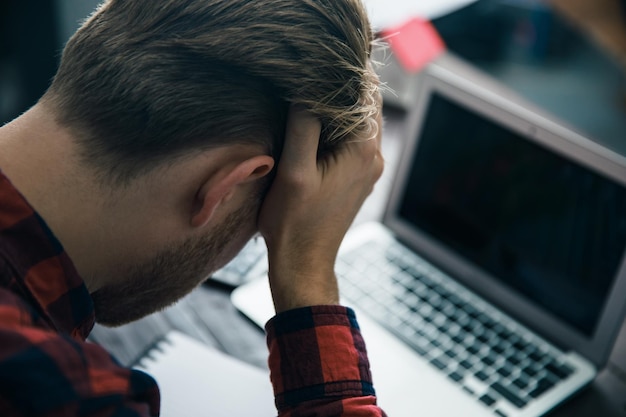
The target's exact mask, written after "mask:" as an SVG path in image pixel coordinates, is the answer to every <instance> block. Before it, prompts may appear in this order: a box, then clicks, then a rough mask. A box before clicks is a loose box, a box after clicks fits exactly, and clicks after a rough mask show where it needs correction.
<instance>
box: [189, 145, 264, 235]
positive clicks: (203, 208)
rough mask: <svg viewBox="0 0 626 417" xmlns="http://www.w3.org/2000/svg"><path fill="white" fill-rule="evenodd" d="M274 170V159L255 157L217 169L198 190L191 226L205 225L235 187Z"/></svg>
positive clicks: (233, 191)
mask: <svg viewBox="0 0 626 417" xmlns="http://www.w3.org/2000/svg"><path fill="white" fill-rule="evenodd" d="M273 168H274V158H272V157H271V156H269V155H257V156H253V157H251V158H248V159H245V160H243V161H237V162H233V163H231V164H227V165H225V166H223V167H221V168H220V169H218V170H217V171H216V172H215V173H214V174H213V175H211V177H210V178H208V179H207V180H206V181H205V182H204V183H203V184H202V186H201V187H200V188H199V190H198V193H197V194H196V197H195V201H194V204H193V211H192V213H191V226H193V227H202V226H204V225H205V224H207V223H208V222H209V221H210V220H211V218H212V217H213V215H214V214H215V212H216V210H217V208H218V207H219V206H220V205H221V204H222V203H223V202H225V201H227V200H228V199H229V198H230V197H231V196H232V195H233V194H234V193H235V191H237V187H238V186H241V185H244V184H247V183H250V182H252V181H256V180H258V179H260V178H262V177H264V176H266V175H267V174H269V173H270V172H271V171H272V169H273Z"/></svg>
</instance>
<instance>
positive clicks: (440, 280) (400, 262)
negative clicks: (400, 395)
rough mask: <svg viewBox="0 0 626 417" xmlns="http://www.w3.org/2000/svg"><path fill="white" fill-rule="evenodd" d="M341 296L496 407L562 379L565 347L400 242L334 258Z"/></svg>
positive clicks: (566, 368)
mask: <svg viewBox="0 0 626 417" xmlns="http://www.w3.org/2000/svg"><path fill="white" fill-rule="evenodd" d="M337 275H338V276H339V285H340V289H341V293H342V297H344V298H345V299H346V300H347V301H350V302H351V303H352V304H353V305H355V306H358V307H359V308H360V309H361V310H363V311H365V312H367V313H368V314H369V315H371V316H372V318H374V319H375V320H376V321H378V322H379V323H380V324H382V325H383V326H384V327H386V328H387V329H388V330H390V331H391V332H393V333H394V334H396V335H397V336H399V337H400V338H401V339H403V340H404V341H405V342H407V343H408V344H409V345H410V346H411V347H412V348H413V349H414V350H415V351H416V352H417V353H418V354H420V355H421V356H422V357H424V358H425V359H426V360H428V361H429V362H430V364H431V365H432V366H434V367H435V368H437V369H439V370H440V371H441V372H444V373H445V374H446V375H447V376H448V377H449V378H450V379H451V380H453V381H454V382H456V383H457V384H458V385H459V386H460V387H461V388H462V389H463V390H465V391H466V392H467V393H469V394H470V395H472V396H474V397H476V398H477V399H478V400H479V401H481V402H482V403H483V404H484V405H485V406H486V407H489V408H490V409H492V410H493V411H494V413H495V414H496V415H500V416H506V415H507V414H506V412H505V411H503V409H507V408H506V407H502V406H501V404H502V401H503V400H505V401H506V402H508V403H509V404H512V406H513V408H514V409H522V408H524V407H526V406H527V405H528V404H529V403H530V402H531V401H533V400H535V399H537V398H539V397H541V396H542V395H543V394H545V393H547V392H549V391H550V389H552V388H553V387H555V386H557V385H558V384H559V383H561V382H562V381H564V380H566V379H567V378H568V377H569V376H570V375H572V373H573V372H574V369H573V367H572V366H571V365H569V364H567V363H566V362H565V361H564V360H563V354H562V353H561V352H559V351H557V350H556V349H555V348H554V347H552V346H550V345H548V344H547V343H546V342H545V341H542V340H540V339H539V338H538V337H536V336H534V335H533V334H532V333H530V332H529V331H528V330H526V329H524V328H522V327H521V326H519V325H518V324H516V323H515V322H513V321H512V320H511V319H509V318H507V317H506V316H503V315H502V314H501V313H499V312H498V311H497V310H496V309H494V308H493V307H490V306H489V305H487V304H486V303H484V302H483V301H482V300H480V299H479V298H478V297H476V296H474V295H472V294H471V293H470V292H469V291H468V290H466V289H465V288H463V287H462V286H460V285H459V284H457V283H455V282H454V281H452V280H451V279H449V278H448V277H446V276H445V275H443V274H442V273H441V272H440V271H438V270H436V269H434V268H433V267H431V266H429V264H427V263H426V262H424V261H423V260H421V259H420V258H419V257H417V256H416V255H415V254H414V253H412V252H411V251H409V250H408V249H406V248H404V247H403V246H401V245H400V244H397V245H394V246H391V247H389V246H384V247H383V246H382V245H377V244H375V243H370V244H367V245H364V246H362V247H360V248H359V249H358V250H357V251H352V252H349V253H347V254H344V255H342V256H341V257H340V258H339V260H338V262H337Z"/></svg>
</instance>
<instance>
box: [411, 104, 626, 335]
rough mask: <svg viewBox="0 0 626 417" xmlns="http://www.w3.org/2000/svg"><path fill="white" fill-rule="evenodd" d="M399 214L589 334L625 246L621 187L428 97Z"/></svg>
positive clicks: (625, 194)
mask: <svg viewBox="0 0 626 417" xmlns="http://www.w3.org/2000/svg"><path fill="white" fill-rule="evenodd" d="M416 149H417V153H416V155H414V159H413V162H412V168H411V171H410V172H409V179H408V181H407V184H409V186H407V189H405V190H404V192H403V195H402V196H401V205H400V208H399V209H400V216H401V217H402V218H403V219H404V220H405V221H407V222H408V223H410V224H412V225H413V226H414V227H415V228H417V229H419V230H421V231H422V232H423V233H426V234H427V235H429V236H430V237H432V238H434V239H435V240H436V241H438V242H439V243H440V244H443V245H444V246H446V247H448V248H450V249H451V250H453V251H454V252H455V253H457V254H460V255H461V256H462V257H464V258H465V259H466V260H468V261H469V262H471V263H473V264H475V265H476V266H478V267H479V268H481V269H482V270H484V271H486V272H488V273H489V274H490V275H491V276H493V277H496V278H497V279H499V280H501V281H502V282H503V283H504V284H505V285H506V286H508V287H509V288H512V289H515V290H516V291H518V292H519V293H521V294H522V295H523V296H524V297H526V298H527V299H530V300H531V301H533V302H534V303H535V304H537V305H539V306H541V307H543V308H544V309H546V310H547V311H549V312H551V313H552V314H554V315H556V316H558V317H560V318H561V319H562V320H565V321H566V322H568V323H569V324H570V325H571V326H573V327H575V328H576V329H578V330H579V331H581V332H582V333H584V334H586V335H588V336H591V335H593V333H594V330H595V328H596V325H597V323H598V320H599V317H600V314H601V313H602V308H603V306H604V304H605V301H606V298H607V296H608V294H609V290H610V289H611V287H612V284H613V281H614V278H615V276H616V275H617V270H618V268H619V266H620V263H621V261H622V256H623V253H624V249H625V245H626V189H625V188H624V187H623V186H621V185H619V184H617V183H615V182H613V181H612V180H610V179H608V178H606V177H604V176H600V175H599V174H597V173H595V172H592V171H589V170H588V169H586V168H584V167H582V166H580V165H577V164H575V163H573V162H572V161H569V160H567V159H565V158H563V157H561V156H559V155H557V154H555V153H553V152H550V151H549V150H547V149H545V148H543V147H541V146H540V145H538V144H535V143H534V142H531V141H529V140H526V139H524V138H523V137H522V136H521V135H520V134H518V133H516V132H514V131H512V130H508V129H506V128H504V127H502V126H500V125H498V124H495V123H493V122H491V121H489V120H487V119H486V118H485V117H483V116H480V115H478V114H475V113H473V112H470V111H468V110H467V109H465V108H463V107H461V106H459V105H458V104H456V103H454V102H452V101H450V100H448V99H447V98H445V97H444V96H443V95H440V94H433V95H432V96H431V99H430V103H429V108H428V113H427V117H426V118H425V122H424V125H423V127H422V131H421V134H420V141H419V145H418V146H417V148H416Z"/></svg>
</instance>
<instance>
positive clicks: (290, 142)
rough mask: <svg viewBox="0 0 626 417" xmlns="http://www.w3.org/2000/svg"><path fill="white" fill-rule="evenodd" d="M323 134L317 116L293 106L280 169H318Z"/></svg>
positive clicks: (290, 110) (288, 118)
mask: <svg viewBox="0 0 626 417" xmlns="http://www.w3.org/2000/svg"><path fill="white" fill-rule="evenodd" d="M321 132H322V125H321V123H320V121H319V120H318V119H317V118H316V117H315V116H313V115H312V114H311V113H310V112H309V111H307V110H306V109H303V108H301V107H299V106H291V108H290V109H289V115H288V117H287V128H286V131H285V145H284V147H283V153H282V155H281V158H280V164H279V169H285V170H290V171H291V170H295V169H298V170H302V169H306V170H308V169H316V168H317V148H318V146H319V140H320V134H321Z"/></svg>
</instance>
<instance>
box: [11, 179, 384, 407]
mask: <svg viewBox="0 0 626 417" xmlns="http://www.w3.org/2000/svg"><path fill="white" fill-rule="evenodd" d="M93 325H94V308H93V304H92V301H91V297H90V295H89V293H88V291H87V288H86V287H85V284H84V282H83V281H82V279H81V278H80V276H79V275H78V273H77V272H76V270H75V268H74V266H73V264H72V262H71V260H70V259H69V258H68V256H67V254H66V253H65V252H64V250H63V248H62V246H61V245H60V243H59V242H58V240H57V239H56V238H55V237H54V236H53V234H52V232H51V231H50V229H49V228H48V227H47V226H46V224H45V222H44V221H43V220H42V218H41V217H40V216H39V215H38V214H37V213H36V212H35V211H34V210H33V208H32V207H31V206H30V205H29V204H28V203H27V202H26V201H25V199H24V198H23V197H22V196H21V195H20V194H19V192H18V191H17V190H16V189H15V188H14V187H13V186H12V185H11V183H10V182H9V181H8V179H7V178H6V177H4V176H3V175H2V174H1V173H0V416H3V417H10V416H11V417H12V416H42V417H44V416H45V417H57V416H102V417H104V416H128V417H132V416H151V415H158V412H159V390H158V387H157V385H156V382H155V381H154V379H153V378H151V377H150V376H149V375H147V374H145V373H143V372H141V371H138V370H132V369H128V368H125V367H122V366H121V365H120V364H119V363H118V362H117V361H116V360H115V359H114V358H112V357H111V356H110V355H109V354H108V353H107V352H106V351H105V350H104V349H102V348H101V347H100V346H98V345H96V344H93V343H89V342H85V339H86V338H87V336H88V334H89V332H90V331H91V329H92V327H93ZM267 332H268V346H269V348H270V368H271V376H272V382H273V384H274V390H275V393H276V405H277V407H278V409H279V414H280V415H281V416H285V417H297V416H303V415H316V416H320V417H323V416H353V415H359V416H384V413H383V412H382V411H381V410H380V409H379V408H378V407H376V405H375V404H376V397H375V396H374V390H373V389H372V383H371V376H370V374H369V365H368V361H367V356H366V353H365V346H364V343H363V340H362V338H361V335H360V332H359V330H358V326H357V324H356V320H355V318H354V313H353V312H352V311H351V310H349V309H346V308H344V307H335V306H319V307H312V308H306V309H299V310H293V311H289V312H286V313H283V314H280V315H278V316H276V317H274V318H273V319H272V320H271V321H270V322H269V323H268V325H267ZM207 409H209V410H210V404H207ZM199 413H200V414H202V412H201V411H199Z"/></svg>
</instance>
